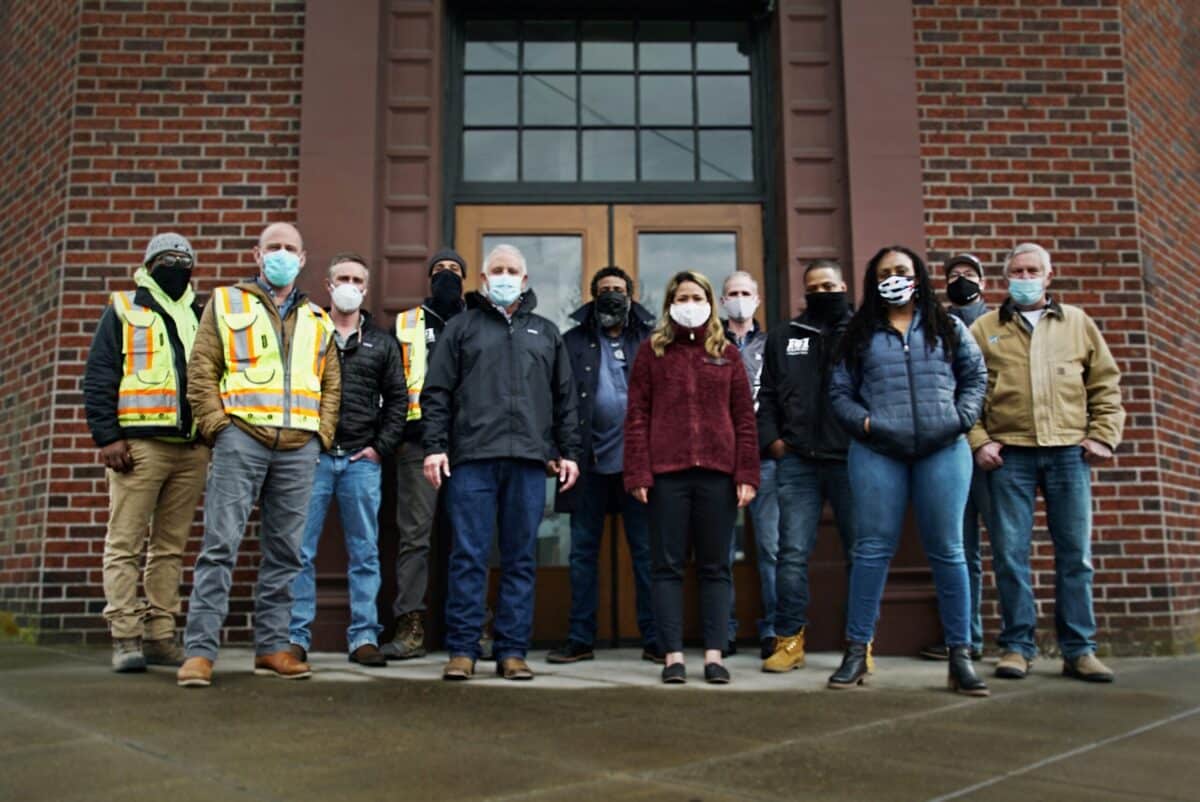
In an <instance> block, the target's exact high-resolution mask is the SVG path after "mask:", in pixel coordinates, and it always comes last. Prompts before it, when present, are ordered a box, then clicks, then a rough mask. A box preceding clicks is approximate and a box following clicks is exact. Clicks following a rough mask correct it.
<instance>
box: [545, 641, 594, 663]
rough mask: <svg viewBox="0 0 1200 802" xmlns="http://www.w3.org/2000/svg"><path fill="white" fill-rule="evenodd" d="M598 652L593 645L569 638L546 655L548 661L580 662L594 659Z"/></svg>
mask: <svg viewBox="0 0 1200 802" xmlns="http://www.w3.org/2000/svg"><path fill="white" fill-rule="evenodd" d="M595 658H596V653H595V652H593V651H592V647H591V646H588V645H587V644H584V643H580V642H579V641H577V640H569V641H567V642H566V643H564V644H563V645H562V646H560V647H559V648H557V649H553V650H551V651H550V653H549V654H547V655H546V662H547V663H578V662H579V661H580V660H594V659H595Z"/></svg>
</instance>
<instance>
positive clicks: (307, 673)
mask: <svg viewBox="0 0 1200 802" xmlns="http://www.w3.org/2000/svg"><path fill="white" fill-rule="evenodd" d="M254 675H255V676H256V677H279V678H280V679H308V678H309V677H311V676H312V669H311V668H309V667H308V663H305V662H304V661H303V660H297V659H296V655H294V654H292V650H291V649H283V650H281V651H278V652H275V653H274V654H264V655H260V656H258V657H255V658H254Z"/></svg>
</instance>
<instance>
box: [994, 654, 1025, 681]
mask: <svg viewBox="0 0 1200 802" xmlns="http://www.w3.org/2000/svg"><path fill="white" fill-rule="evenodd" d="M1031 668H1033V661H1032V660H1028V659H1026V657H1025V655H1023V654H1021V653H1020V652H1005V653H1004V654H1002V655H1000V662H999V663H996V676H997V677H999V678H1000V679H1025V675H1026V674H1028V673H1029V669H1031Z"/></svg>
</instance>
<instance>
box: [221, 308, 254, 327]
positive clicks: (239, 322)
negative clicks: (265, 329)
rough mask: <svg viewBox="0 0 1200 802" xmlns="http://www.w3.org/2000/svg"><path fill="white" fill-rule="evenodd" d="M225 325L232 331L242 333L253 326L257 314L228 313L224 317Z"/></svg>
mask: <svg viewBox="0 0 1200 802" xmlns="http://www.w3.org/2000/svg"><path fill="white" fill-rule="evenodd" d="M224 317H225V324H226V325H227V326H229V328H231V329H233V330H234V331H242V330H243V329H246V328H249V327H250V326H251V325H253V324H254V321H255V320H256V319H257V318H258V313H257V312H230V313H228V314H226V315H225V316H224Z"/></svg>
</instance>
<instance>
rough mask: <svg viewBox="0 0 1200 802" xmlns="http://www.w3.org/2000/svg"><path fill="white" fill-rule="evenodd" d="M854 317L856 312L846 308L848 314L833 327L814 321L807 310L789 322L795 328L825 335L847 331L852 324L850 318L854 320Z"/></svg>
mask: <svg viewBox="0 0 1200 802" xmlns="http://www.w3.org/2000/svg"><path fill="white" fill-rule="evenodd" d="M852 317H854V310H853V309H851V308H850V307H846V314H844V315H842V317H841V319H839V320H837V321H835V322H834V323H833V324H832V325H831V324H827V323H826V324H823V323H819V322H818V321H815V320H813V319H812V318H811V317H810V316H809V314H808V310H807V309H805V310H804V311H803V312H801V313H800V314H798V315H796V316H795V317H794V318H792V319H791V320H790V321H788V322H789V323H790V324H791V325H793V326H798V327H800V328H804V329H810V330H812V331H816V332H820V333H821V334H825V333H826V332H830V331H832V332H842V331H845V330H846V326H847V325H848V324H849V323H850V318H852Z"/></svg>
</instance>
